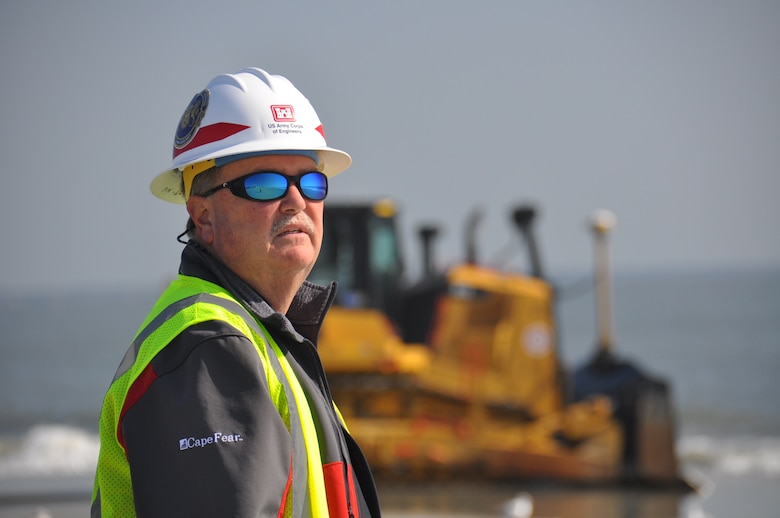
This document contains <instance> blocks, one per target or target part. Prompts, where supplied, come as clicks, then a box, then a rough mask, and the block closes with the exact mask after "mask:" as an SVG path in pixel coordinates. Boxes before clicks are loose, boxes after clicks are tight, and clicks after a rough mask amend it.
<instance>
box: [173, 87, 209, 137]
mask: <svg viewBox="0 0 780 518" xmlns="http://www.w3.org/2000/svg"><path fill="white" fill-rule="evenodd" d="M208 105H209V91H208V90H203V91H202V92H199V93H197V94H195V97H193V98H192V100H191V101H190V104H189V105H188V106H187V109H186V110H184V113H183V114H182V116H181V120H180V121H179V126H178V127H177V128H176V136H175V137H174V139H173V147H175V148H176V149H181V148H183V147H185V146H186V145H187V144H189V143H190V142H192V139H193V137H195V134H196V133H197V132H198V128H199V127H200V121H202V120H203V116H204V115H206V108H208Z"/></svg>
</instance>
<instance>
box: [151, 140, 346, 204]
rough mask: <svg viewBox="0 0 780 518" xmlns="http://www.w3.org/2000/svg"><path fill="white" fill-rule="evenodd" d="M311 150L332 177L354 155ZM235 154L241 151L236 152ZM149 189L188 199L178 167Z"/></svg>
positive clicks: (167, 197) (182, 200)
mask: <svg viewBox="0 0 780 518" xmlns="http://www.w3.org/2000/svg"><path fill="white" fill-rule="evenodd" d="M311 151H316V152H317V157H318V159H319V163H318V164H317V168H318V169H319V170H320V171H322V172H323V173H325V176H327V177H328V178H332V177H333V176H336V175H337V174H339V173H341V172H343V171H344V170H346V169H347V168H348V167H349V166H350V165H351V164H352V157H350V156H349V154H347V153H345V152H344V151H341V150H339V149H335V148H330V147H326V148H320V149H313V150H311ZM231 154H233V153H231ZM234 154H239V153H238V152H236V153H234ZM213 158H215V157H209V156H205V157H203V158H202V159H201V160H199V162H202V161H206V160H211V159H213ZM149 190H150V191H151V192H152V194H154V195H155V196H156V197H158V198H160V199H161V200H163V201H167V202H171V203H178V204H180V205H183V204H184V203H186V201H187V200H186V199H185V197H184V183H183V181H182V172H181V169H179V168H178V167H176V168H172V169H168V170H166V171H163V172H162V173H160V174H159V175H157V176H156V177H155V178H154V179H153V180H152V183H151V184H150V185H149Z"/></svg>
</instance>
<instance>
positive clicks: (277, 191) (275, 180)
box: [244, 173, 288, 201]
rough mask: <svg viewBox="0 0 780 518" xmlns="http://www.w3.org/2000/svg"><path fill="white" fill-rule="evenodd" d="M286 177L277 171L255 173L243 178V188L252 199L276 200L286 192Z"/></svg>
mask: <svg viewBox="0 0 780 518" xmlns="http://www.w3.org/2000/svg"><path fill="white" fill-rule="evenodd" d="M287 185H288V184H287V178H286V177H285V176H284V175H281V174H278V173H257V174H253V175H251V176H248V177H246V179H244V189H245V190H246V193H247V195H248V196H249V197H250V198H252V199H254V200H262V201H269V200H276V199H278V198H281V197H283V196H284V194H285V193H286V192H287Z"/></svg>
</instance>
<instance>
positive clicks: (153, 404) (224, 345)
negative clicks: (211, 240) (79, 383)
mask: <svg viewBox="0 0 780 518" xmlns="http://www.w3.org/2000/svg"><path fill="white" fill-rule="evenodd" d="M180 273H181V274H183V275H188V276H193V277H198V278H201V279H204V280H206V281H209V282H212V283H215V284H218V285H220V286H222V287H223V288H225V289H226V290H228V291H229V292H230V293H231V294H232V295H233V296H234V298H236V300H238V301H239V302H240V303H241V304H242V305H243V306H244V307H245V308H247V309H248V310H249V311H250V313H252V315H253V316H254V317H255V318H257V319H258V320H260V321H261V322H262V323H263V325H264V326H265V327H266V329H267V330H268V331H269V333H270V334H271V335H272V336H273V337H274V339H275V340H276V342H277V344H279V346H280V348H282V349H283V350H284V351H285V353H286V357H287V359H288V361H289V363H290V365H291V366H292V368H293V370H294V371H295V373H296V375H297V377H298V380H299V382H300V383H301V385H302V386H303V388H304V391H305V392H306V393H307V397H308V398H309V405H310V407H311V408H312V409H313V411H314V413H315V415H316V420H317V427H318V434H319V435H320V443H321V448H324V449H326V450H328V451H329V452H330V455H331V457H332V456H333V455H334V454H335V455H337V456H338V457H340V458H341V462H344V463H345V464H346V465H351V466H352V474H353V476H352V482H353V483H354V485H355V487H356V490H357V502H352V505H353V507H354V508H356V509H357V510H359V512H360V517H361V518H366V517H372V518H376V517H379V516H380V510H379V502H378V496H377V492H376V487H375V485H374V481H373V477H372V475H371V471H370V469H369V467H368V464H367V462H366V460H365V457H364V456H363V454H362V452H361V451H360V449H359V448H358V446H357V444H356V443H355V441H354V440H353V439H352V437H351V436H350V435H349V434H348V433H347V432H346V431H345V430H344V428H343V426H341V423H340V421H339V419H338V417H337V416H336V413H335V412H334V410H333V406H332V402H331V395H330V390H329V388H328V384H327V380H326V378H325V373H324V371H323V368H322V363H321V362H320V359H319V356H318V354H317V351H316V343H317V335H318V334H319V330H320V327H321V325H322V321H323V318H324V316H325V313H326V312H327V310H328V308H329V307H330V305H331V303H332V301H333V298H334V296H335V288H336V285H335V283H331V284H330V285H329V286H328V287H321V286H317V285H314V284H311V283H308V282H307V283H304V285H303V286H302V287H301V289H300V290H299V291H298V293H297V294H296V296H295V299H294V301H293V303H292V305H291V307H290V310H289V311H288V313H287V314H286V315H282V314H280V313H278V312H275V311H274V310H273V309H272V308H271V307H270V306H269V305H268V304H267V303H266V302H265V301H264V300H263V299H262V297H260V295H259V294H257V292H255V291H254V290H253V289H251V288H250V287H249V286H248V285H247V284H246V283H244V282H243V281H242V280H241V279H240V278H238V277H237V276H236V275H235V274H233V273H232V272H231V271H230V270H229V269H227V268H226V267H225V266H224V265H223V264H221V263H220V262H219V261H218V260H217V259H216V258H214V257H213V256H211V255H210V254H208V252H206V251H205V250H203V249H201V248H200V247H199V246H197V245H196V244H194V243H190V244H189V245H187V246H186V247H185V249H184V251H183V253H182V262H181V267H180ZM153 363H154V370H155V372H157V373H158V375H159V377H158V379H156V381H155V382H154V383H153V384H152V385H151V386H150V387H149V388H148V389H147V390H146V391H145V392H144V393H143V395H142V396H141V397H140V398H139V399H138V401H137V402H135V403H134V404H133V406H132V408H131V409H130V410H129V411H128V412H127V414H126V415H125V417H124V419H123V425H122V431H123V433H124V438H125V443H126V448H127V455H128V461H129V463H130V469H131V473H132V480H133V493H134V498H135V506H136V512H137V513H138V515H139V516H145V515H150V516H231V517H239V516H276V513H277V512H278V510H279V506H280V500H281V498H282V495H283V494H284V491H285V487H286V484H287V481H288V475H289V469H290V451H291V446H290V445H291V439H290V435H289V432H288V431H287V428H286V427H285V424H284V422H283V421H282V419H281V417H280V416H279V413H278V411H277V409H276V407H275V406H274V403H273V402H272V401H271V399H270V397H269V393H268V382H267V380H266V378H265V371H264V369H263V366H262V364H261V362H260V358H259V356H258V354H257V352H256V350H255V348H254V346H253V344H252V343H251V341H250V340H249V339H248V338H247V337H245V336H243V335H242V334H241V333H238V332H237V331H236V330H235V329H234V328H232V327H231V326H229V325H227V324H226V323H224V322H213V321H209V322H204V323H201V324H197V325H193V326H191V327H189V328H188V329H187V330H186V331H184V332H183V333H181V334H180V335H178V336H177V337H176V338H175V339H174V340H173V341H171V342H170V344H169V345H168V346H166V348H165V349H164V350H163V351H162V352H160V353H159V354H158V355H157V357H155V359H154V360H153ZM215 433H218V434H220V437H226V436H228V437H236V438H238V437H240V443H238V444H237V445H236V446H237V447H236V448H230V449H228V448H209V447H202V448H198V449H197V451H194V452H193V453H192V454H191V455H189V454H188V455H186V456H183V455H179V454H178V453H179V452H177V451H175V450H174V449H173V448H171V447H170V444H172V443H173V444H177V443H179V441H181V440H182V438H190V439H192V440H191V441H190V442H191V444H192V445H193V446H195V445H196V444H200V443H199V442H198V439H199V438H202V437H211V436H213V435H214V434H215ZM323 441H325V442H327V444H326V445H324V446H323V444H322V443H323ZM226 452H227V453H226ZM334 452H335V453H334ZM188 453H189V452H188Z"/></svg>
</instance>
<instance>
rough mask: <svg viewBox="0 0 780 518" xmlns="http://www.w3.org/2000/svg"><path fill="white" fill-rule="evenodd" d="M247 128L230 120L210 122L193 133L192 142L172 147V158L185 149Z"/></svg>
mask: <svg viewBox="0 0 780 518" xmlns="http://www.w3.org/2000/svg"><path fill="white" fill-rule="evenodd" d="M247 128H249V126H244V125H243V124H232V123H230V122H218V123H216V124H212V125H211V126H203V127H202V128H200V129H199V130H198V133H197V134H196V135H195V138H194V139H192V142H190V143H189V144H187V145H186V146H184V147H182V148H176V147H174V148H173V158H176V157H177V156H179V155H180V154H182V153H184V152H185V151H189V150H190V149H194V148H196V147H200V146H204V145H206V144H211V143H212V142H216V141H218V140H222V139H224V138H228V137H230V136H231V135H235V134H236V133H238V132H240V131H244V130H245V129H247Z"/></svg>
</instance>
